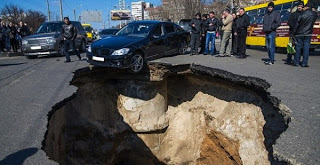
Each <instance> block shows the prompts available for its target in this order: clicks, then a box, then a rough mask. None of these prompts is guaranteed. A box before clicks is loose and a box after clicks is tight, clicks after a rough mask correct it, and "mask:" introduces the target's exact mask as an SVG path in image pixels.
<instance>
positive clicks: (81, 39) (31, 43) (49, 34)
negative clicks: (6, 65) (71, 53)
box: [21, 21, 87, 59]
mask: <svg viewBox="0 0 320 165" xmlns="http://www.w3.org/2000/svg"><path fill="white" fill-rule="evenodd" d="M70 22H71V23H72V24H73V25H75V26H76V28H77V31H78V32H77V38H76V40H75V45H76V47H77V48H79V50H80V51H81V52H85V51H86V44H87V37H86V36H87V35H86V32H85V31H84V29H83V27H82V26H81V24H80V22H74V21H70ZM63 24H64V22H62V21H56V22H45V23H43V24H41V25H40V27H39V28H38V30H37V31H36V32H35V34H33V35H30V36H27V37H24V38H23V39H22V47H21V48H22V52H23V54H24V55H25V56H26V57H27V58H29V59H33V58H37V57H38V56H39V55H61V56H64V54H65V53H64V46H63V40H62V37H61V29H62V25H63Z"/></svg>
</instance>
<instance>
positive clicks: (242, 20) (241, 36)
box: [236, 8, 250, 58]
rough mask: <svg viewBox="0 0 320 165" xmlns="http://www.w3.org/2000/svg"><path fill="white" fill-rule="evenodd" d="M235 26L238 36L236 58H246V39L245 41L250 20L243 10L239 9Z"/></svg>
mask: <svg viewBox="0 0 320 165" xmlns="http://www.w3.org/2000/svg"><path fill="white" fill-rule="evenodd" d="M236 25H237V36H238V49H239V52H238V56H237V58H246V57H247V55H246V46H247V45H246V39H247V29H248V26H249V25H250V18H249V16H248V15H247V14H246V13H245V10H244V8H241V9H239V18H237V21H236Z"/></svg>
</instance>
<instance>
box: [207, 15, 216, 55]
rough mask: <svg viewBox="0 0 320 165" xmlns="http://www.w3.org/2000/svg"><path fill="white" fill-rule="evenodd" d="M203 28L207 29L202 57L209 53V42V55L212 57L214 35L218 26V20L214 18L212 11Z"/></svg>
mask: <svg viewBox="0 0 320 165" xmlns="http://www.w3.org/2000/svg"><path fill="white" fill-rule="evenodd" d="M204 26H205V27H206V28H207V36H206V48H205V51H204V53H203V55H207V54H208V52H209V42H211V50H210V54H211V55H214V54H215V52H214V50H215V40H216V34H217V30H218V26H219V20H218V19H217V18H215V15H214V12H213V11H211V12H210V14H209V18H208V19H207V21H206V22H205V25H204Z"/></svg>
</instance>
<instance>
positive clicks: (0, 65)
mask: <svg viewBox="0 0 320 165" xmlns="http://www.w3.org/2000/svg"><path fill="white" fill-rule="evenodd" d="M22 64H27V62H20V63H12V64H0V67H2V66H12V65H22Z"/></svg>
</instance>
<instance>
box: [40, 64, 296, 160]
mask: <svg viewBox="0 0 320 165" xmlns="http://www.w3.org/2000/svg"><path fill="white" fill-rule="evenodd" d="M71 84H72V85H75V86H77V87H78V91H77V92H76V93H75V94H74V95H72V96H71V97H69V98H67V99H65V100H64V101H62V102H60V103H58V104H57V105H55V106H54V107H53V110H52V111H51V112H50V113H49V115H48V130H47V132H46V135H45V139H44V141H43V147H42V149H43V150H44V151H45V152H46V153H47V155H48V156H49V158H50V159H52V160H54V161H56V162H58V163H60V164H275V163H277V164H281V163H283V164H285V163H286V162H280V161H277V159H275V158H274V155H273V149H272V145H273V144H274V143H275V141H276V139H277V138H278V137H279V136H280V134H281V133H282V132H284V131H285V130H286V129H287V125H288V122H289V120H290V117H289V110H288V109H287V108H286V106H284V105H282V104H280V103H279V100H278V99H276V98H273V97H271V96H270V95H269V93H268V92H266V90H267V88H268V87H269V84H268V83H266V82H265V81H263V80H261V79H256V78H250V77H249V78H248V77H247V78H246V77H241V76H237V75H233V74H231V73H227V72H224V71H220V70H215V69H212V68H205V67H202V66H194V65H184V66H168V65H159V64H150V65H149V70H146V71H145V72H144V73H140V74H137V75H131V74H128V73H125V72H122V71H115V70H112V69H99V68H94V69H87V68H86V69H82V70H78V71H77V72H76V74H75V76H74V79H73V80H72V82H71Z"/></svg>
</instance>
